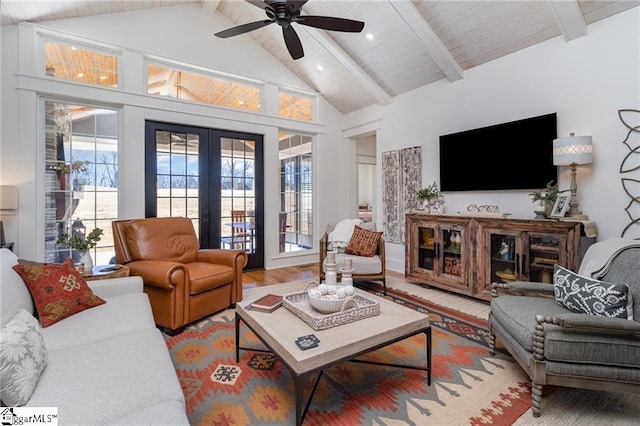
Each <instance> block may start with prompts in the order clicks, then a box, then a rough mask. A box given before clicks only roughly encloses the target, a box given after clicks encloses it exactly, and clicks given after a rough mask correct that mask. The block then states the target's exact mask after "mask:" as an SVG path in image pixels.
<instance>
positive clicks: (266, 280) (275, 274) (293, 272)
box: [242, 263, 404, 286]
mask: <svg viewBox="0 0 640 426" xmlns="http://www.w3.org/2000/svg"><path fill="white" fill-rule="evenodd" d="M318 271H319V264H318V263H310V264H308V265H299V266H290V267H286V268H278V269H271V270H268V271H267V270H264V269H262V270H258V271H249V272H243V273H242V284H243V285H245V286H246V285H251V284H257V285H260V286H262V285H272V284H280V283H288V282H291V281H298V280H314V279H315V280H317V279H318ZM387 275H388V276H394V277H398V278H403V277H404V275H403V274H401V273H399V272H394V271H389V270H387Z"/></svg>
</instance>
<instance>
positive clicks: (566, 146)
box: [553, 133, 593, 220]
mask: <svg viewBox="0 0 640 426" xmlns="http://www.w3.org/2000/svg"><path fill="white" fill-rule="evenodd" d="M591 163H593V144H592V143H591V136H574V133H571V136H570V137H568V138H558V139H555V140H554V141H553V164H554V165H556V166H570V167H571V185H570V186H569V190H570V191H571V201H570V202H569V211H568V212H567V216H569V217H570V218H573V219H577V220H587V219H589V216H587V215H585V214H582V212H581V211H580V209H579V208H578V196H577V193H578V182H577V181H576V168H577V165H578V164H591Z"/></svg>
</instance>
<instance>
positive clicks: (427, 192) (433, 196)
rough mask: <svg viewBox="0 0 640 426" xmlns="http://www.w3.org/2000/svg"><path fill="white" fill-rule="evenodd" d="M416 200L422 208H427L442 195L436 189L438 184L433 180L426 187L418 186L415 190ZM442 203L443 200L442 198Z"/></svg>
mask: <svg viewBox="0 0 640 426" xmlns="http://www.w3.org/2000/svg"><path fill="white" fill-rule="evenodd" d="M416 197H417V198H418V201H420V202H421V204H422V207H423V210H429V205H432V204H435V202H436V200H437V199H441V198H442V195H441V193H440V190H439V189H438V184H437V183H435V181H434V182H433V183H432V184H431V185H429V186H427V187H426V188H420V189H419V190H418V191H417V192H416ZM442 203H444V200H442Z"/></svg>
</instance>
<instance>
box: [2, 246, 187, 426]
mask: <svg viewBox="0 0 640 426" xmlns="http://www.w3.org/2000/svg"><path fill="white" fill-rule="evenodd" d="M17 262H18V259H17V257H16V255H15V254H14V253H12V252H11V251H9V250H7V249H1V250H0V317H1V320H2V326H3V327H4V326H5V324H6V323H7V322H8V321H9V320H10V319H11V318H12V317H13V316H14V315H15V314H16V313H17V312H18V311H19V310H20V309H25V310H27V311H28V312H30V313H32V314H34V313H35V309H34V305H33V302H32V299H31V295H30V293H29V290H28V289H27V286H26V285H25V284H24V281H23V280H22V278H21V277H20V275H19V274H18V273H17V272H15V271H14V270H13V269H12V266H13V265H15V264H16V263H17ZM88 284H89V286H90V287H91V288H92V290H93V292H94V293H95V294H97V295H98V296H100V297H101V298H102V299H104V300H105V301H106V303H105V304H102V305H100V306H96V307H93V308H90V309H87V310H84V311H82V312H79V313H77V314H75V315H72V316H70V317H68V318H65V319H63V320H61V321H59V322H57V323H55V324H53V325H51V326H49V327H46V328H40V333H41V334H42V337H43V340H44V344H45V347H46V351H47V361H46V367H45V368H44V370H43V371H42V374H41V375H40V378H39V379H38V382H37V384H36V386H35V388H34V390H33V393H32V394H31V397H30V399H29V400H28V401H27V403H26V404H25V406H27V407H28V406H32V407H57V408H58V422H59V424H60V425H91V424H122V425H141V424H148V425H160V424H171V425H188V424H189V421H188V418H187V415H186V409H185V399H184V394H183V392H182V389H181V387H180V383H179V381H178V377H177V375H176V372H175V368H174V366H173V363H172V361H171V358H170V356H169V351H168V349H167V346H166V344H165V341H164V338H163V337H162V334H161V333H160V331H159V330H158V329H157V328H156V326H155V322H154V320H153V315H152V313H151V305H150V304H149V299H148V297H147V295H146V294H145V293H143V291H142V279H141V278H140V277H127V278H115V279H109V280H100V281H90V282H88Z"/></svg>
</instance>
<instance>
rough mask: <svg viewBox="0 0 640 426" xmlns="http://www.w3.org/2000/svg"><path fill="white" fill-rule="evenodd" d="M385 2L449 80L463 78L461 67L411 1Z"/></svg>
mask: <svg viewBox="0 0 640 426" xmlns="http://www.w3.org/2000/svg"><path fill="white" fill-rule="evenodd" d="M387 3H389V4H390V5H391V7H393V9H394V10H395V11H396V13H397V14H398V16H400V19H402V20H403V21H404V23H405V24H407V27H408V28H409V30H410V31H411V32H412V33H413V34H414V35H415V37H416V39H418V41H419V42H420V44H422V46H423V47H424V48H425V50H426V51H427V52H429V55H431V58H433V60H434V61H435V63H436V64H438V66H439V67H440V69H441V70H442V72H444V73H445V74H446V75H447V77H448V78H449V80H450V81H457V80H462V79H463V78H464V71H463V70H462V67H460V65H459V64H458V63H457V62H456V60H455V59H454V58H453V55H451V52H449V49H447V48H446V46H445V45H444V43H442V41H441V40H440V38H439V37H438V36H437V35H436V33H435V31H433V29H432V28H431V26H430V25H429V23H428V22H427V21H426V20H425V19H424V17H423V16H422V15H421V14H420V11H419V10H418V9H416V7H415V6H414V5H413V3H412V2H410V1H392V0H387Z"/></svg>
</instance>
